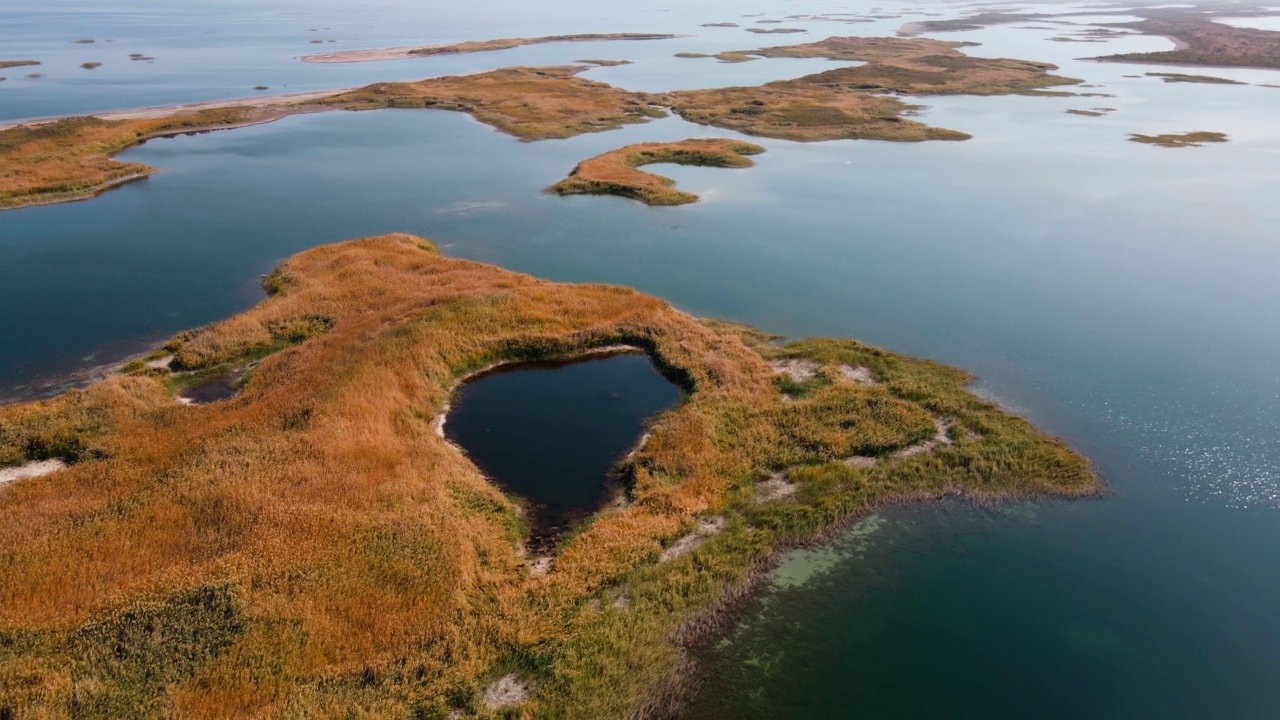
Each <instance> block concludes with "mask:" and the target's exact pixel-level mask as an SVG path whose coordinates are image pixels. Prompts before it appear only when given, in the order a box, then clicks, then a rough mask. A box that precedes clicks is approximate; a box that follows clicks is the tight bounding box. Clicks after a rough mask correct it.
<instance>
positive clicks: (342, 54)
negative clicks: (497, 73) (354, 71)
mask: <svg viewBox="0 0 1280 720" xmlns="http://www.w3.org/2000/svg"><path fill="white" fill-rule="evenodd" d="M676 37H679V36H678V35H668V34H664V33H584V34H580V35H546V36H543V37H529V38H498V39H495V40H468V41H466V42H460V43H449V44H447V45H428V46H425V47H402V48H380V49H372V50H342V51H339V52H331V53H322V54H319V55H304V56H303V57H302V61H303V62H313V63H341V62H375V61H379V60H399V59H403V58H412V57H432V56H435V55H457V54H459V53H475V52H491V51H494V50H510V49H511V48H517V47H521V46H524V45H541V44H544V43H562V42H602V41H610V40H670V39H672V38H676Z"/></svg>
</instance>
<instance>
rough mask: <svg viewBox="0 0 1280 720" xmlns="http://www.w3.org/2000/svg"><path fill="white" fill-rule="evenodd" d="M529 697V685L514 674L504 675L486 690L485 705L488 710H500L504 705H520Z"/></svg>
mask: <svg viewBox="0 0 1280 720" xmlns="http://www.w3.org/2000/svg"><path fill="white" fill-rule="evenodd" d="M528 699H529V686H527V685H525V684H524V683H523V682H521V681H520V678H518V677H516V676H515V675H514V674H512V675H503V676H502V677H500V678H498V681H497V682H495V683H494V684H492V685H490V686H489V687H488V689H486V690H485V691H484V707H485V709H486V710H500V709H502V708H504V707H510V706H512V705H519V704H520V703H522V702H524V701H525V700H528Z"/></svg>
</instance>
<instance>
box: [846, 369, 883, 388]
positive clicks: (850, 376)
mask: <svg viewBox="0 0 1280 720" xmlns="http://www.w3.org/2000/svg"><path fill="white" fill-rule="evenodd" d="M840 377H842V378H844V379H845V380H852V381H853V382H856V383H858V384H859V385H875V384H876V377H875V376H874V375H872V374H871V368H869V367H866V366H863V365H859V366H858V367H852V366H850V365H841V366H840Z"/></svg>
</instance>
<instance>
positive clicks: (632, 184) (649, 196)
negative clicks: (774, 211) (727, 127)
mask: <svg viewBox="0 0 1280 720" xmlns="http://www.w3.org/2000/svg"><path fill="white" fill-rule="evenodd" d="M762 152H764V148H762V147H760V146H759V145H752V144H751V143H744V142H740V141H737V140H719V139H701V140H683V141H680V142H672V143H639V144H637V145H628V146H626V147H624V148H620V149H618V150H613V151H610V152H607V153H604V154H603V155H597V156H596V157H593V158H591V159H590V160H584V161H582V162H580V163H578V166H577V167H575V168H574V169H573V172H571V173H570V174H569V177H567V178H565V179H564V180H561V181H560V182H558V183H556V184H555V185H552V186H551V187H549V188H547V191H548V192H553V193H556V194H557V195H620V196H622V197H628V198H631V199H633V200H639V201H640V202H643V203H645V204H646V205H685V204H688V203H694V202H697V201H698V196H697V195H694V194H692V193H687V192H682V191H680V190H676V189H675V188H674V187H673V185H675V181H674V180H672V179H671V178H667V177H663V176H661V175H654V174H653V173H647V172H640V171H639V170H637V168H639V167H642V166H644V165H653V164H656V163H674V164H677V165H698V166H701V167H721V168H745V167H751V166H752V165H753V164H754V163H752V162H751V160H750V159H749V158H747V157H746V156H747V155H757V154H759V153H762Z"/></svg>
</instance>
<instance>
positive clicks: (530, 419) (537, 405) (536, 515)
mask: <svg viewBox="0 0 1280 720" xmlns="http://www.w3.org/2000/svg"><path fill="white" fill-rule="evenodd" d="M680 397H681V391H680V389H679V388H677V387H676V386H675V385H673V384H672V383H671V382H670V381H669V380H667V379H666V378H665V377H663V375H662V374H661V373H659V372H658V370H657V369H656V368H655V367H654V366H653V363H652V362H650V360H649V358H648V356H646V355H644V354H641V353H638V352H636V353H623V354H617V355H610V356H606V357H599V356H597V357H592V358H586V359H581V360H577V361H570V362H538V363H520V364H514V365H508V366H504V367H502V368H499V369H497V370H495V371H493V372H489V373H486V374H484V375H481V376H479V377H477V378H475V379H473V380H471V381H469V382H467V383H465V384H464V385H463V386H462V387H461V388H459V390H458V392H457V394H456V395H455V397H454V401H453V406H452V408H451V409H450V411H449V415H448V418H447V421H446V423H445V426H444V431H445V435H446V437H448V439H449V440H450V441H452V442H454V443H455V444H457V445H458V446H459V447H461V448H462V449H463V450H464V451H466V453H467V455H468V456H469V457H470V458H471V460H472V462H474V463H475V464H476V465H477V466H478V467H479V468H480V469H481V470H482V471H483V472H484V474H485V475H486V476H487V477H489V478H490V479H492V480H493V481H494V482H495V483H497V484H498V485H499V486H500V487H501V488H502V489H503V490H505V491H507V492H509V493H511V494H513V495H517V496H519V497H521V498H523V499H524V500H526V501H527V503H528V508H529V514H528V520H529V523H530V525H531V526H532V530H533V544H534V545H535V546H539V545H546V544H548V543H549V542H550V541H551V540H552V539H553V538H554V537H555V536H556V535H558V534H559V533H560V532H561V531H563V530H564V529H566V528H567V527H568V526H569V525H570V524H571V523H573V522H574V521H575V520H579V519H581V518H584V517H586V516H588V515H590V514H591V513H593V512H595V511H596V510H598V509H599V508H600V507H601V506H602V505H604V504H605V503H606V502H608V501H609V499H610V498H611V497H613V496H614V494H615V493H617V492H619V487H618V483H617V478H616V477H614V476H613V473H612V470H613V469H614V467H615V466H616V465H617V463H618V461H619V460H620V459H622V458H623V457H624V456H625V455H626V453H627V452H628V451H629V450H630V449H631V448H633V447H634V446H635V445H636V444H637V443H638V442H639V440H640V438H641V437H642V436H643V434H644V431H645V427H646V425H647V423H648V421H649V420H650V419H652V418H653V417H654V416H655V415H657V414H658V413H660V412H662V411H663V410H665V409H666V408H668V407H671V406H672V405H674V404H675V403H676V402H678V401H679V400H680Z"/></svg>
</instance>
